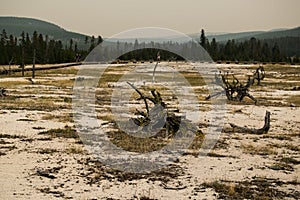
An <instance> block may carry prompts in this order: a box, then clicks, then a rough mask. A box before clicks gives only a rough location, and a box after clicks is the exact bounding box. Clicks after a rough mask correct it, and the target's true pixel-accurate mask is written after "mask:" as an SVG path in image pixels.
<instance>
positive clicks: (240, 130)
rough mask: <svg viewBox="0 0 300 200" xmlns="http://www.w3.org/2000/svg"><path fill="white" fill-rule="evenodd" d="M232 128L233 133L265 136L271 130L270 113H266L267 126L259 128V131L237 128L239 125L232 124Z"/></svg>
mask: <svg viewBox="0 0 300 200" xmlns="http://www.w3.org/2000/svg"><path fill="white" fill-rule="evenodd" d="M230 126H231V127H232V129H233V132H239V133H250V134H264V133H267V132H268V131H269V129H270V112H269V111H266V115H265V124H264V126H263V127H262V128H259V129H255V128H247V127H241V126H237V125H235V124H232V123H230Z"/></svg>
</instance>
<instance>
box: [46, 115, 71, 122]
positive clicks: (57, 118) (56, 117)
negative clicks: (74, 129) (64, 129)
mask: <svg viewBox="0 0 300 200" xmlns="http://www.w3.org/2000/svg"><path fill="white" fill-rule="evenodd" d="M41 119H42V120H55V121H59V122H64V123H67V122H74V120H73V114H72V113H62V114H60V115H54V114H50V113H48V114H45V115H43V116H42V118H41Z"/></svg>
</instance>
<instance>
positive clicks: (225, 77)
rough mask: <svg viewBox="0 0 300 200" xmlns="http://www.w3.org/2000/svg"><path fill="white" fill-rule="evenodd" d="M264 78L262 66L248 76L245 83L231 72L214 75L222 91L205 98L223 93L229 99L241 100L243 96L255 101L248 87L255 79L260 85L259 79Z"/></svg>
mask: <svg viewBox="0 0 300 200" xmlns="http://www.w3.org/2000/svg"><path fill="white" fill-rule="evenodd" d="M264 78H265V70H264V68H263V67H262V66H260V67H259V68H257V69H256V71H255V72H254V73H253V75H252V76H249V77H248V81H247V83H244V84H243V83H241V82H240V81H239V80H238V79H237V78H236V77H235V76H234V75H233V74H232V75H231V78H230V75H229V74H228V73H226V74H225V73H224V74H222V73H221V72H220V74H219V75H217V74H216V75H215V83H216V84H217V85H219V86H221V87H222V88H223V91H221V92H217V93H214V94H212V95H209V96H207V97H206V100H208V99H210V98H213V97H216V96H219V95H221V94H225V95H226V97H227V99H228V100H229V101H242V100H243V99H244V98H245V97H248V98H250V99H251V100H252V101H254V102H255V104H256V103H257V100H256V98H254V97H253V96H252V95H251V94H250V93H249V88H250V86H252V85H253V84H254V82H255V80H256V81H257V85H260V81H261V80H263V79H264Z"/></svg>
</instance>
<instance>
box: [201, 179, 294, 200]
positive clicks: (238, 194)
mask: <svg viewBox="0 0 300 200" xmlns="http://www.w3.org/2000/svg"><path fill="white" fill-rule="evenodd" d="M283 184H290V183H284V182H281V181H277V180H269V179H254V180H251V181H243V182H229V181H224V182H223V181H213V182H206V183H203V184H202V185H201V186H202V187H204V188H213V189H214V190H215V191H216V192H217V193H218V199H228V200H233V199H234V200H235V199H236V200H239V199H257V200H268V199H283V198H287V197H290V198H295V199H297V197H298V196H299V195H300V193H299V192H298V191H290V192H289V193H288V192H283V191H280V190H278V189H276V188H275V187H274V185H283Z"/></svg>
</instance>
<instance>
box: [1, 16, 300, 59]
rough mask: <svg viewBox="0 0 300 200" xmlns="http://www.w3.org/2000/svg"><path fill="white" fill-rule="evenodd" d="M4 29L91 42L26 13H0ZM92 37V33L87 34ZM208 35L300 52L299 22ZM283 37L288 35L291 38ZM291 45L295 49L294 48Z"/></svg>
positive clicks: (81, 43) (15, 33)
mask: <svg viewBox="0 0 300 200" xmlns="http://www.w3.org/2000/svg"><path fill="white" fill-rule="evenodd" d="M3 29H5V30H6V32H7V34H8V35H10V34H12V35H13V36H15V37H20V35H21V33H22V31H24V32H25V33H29V34H30V35H32V33H33V32H34V31H37V32H38V33H41V34H43V35H48V36H49V38H50V39H55V40H61V41H62V42H63V44H64V45H68V44H69V42H70V39H72V40H73V42H74V43H77V45H78V47H79V48H83V49H87V48H89V45H90V44H85V38H86V36H87V35H84V34H80V33H75V32H72V31H68V30H65V29H64V28H62V27H60V26H58V25H55V24H53V23H49V22H46V21H43V20H39V19H33V18H25V17H1V16H0V31H2V30H3ZM188 36H190V37H191V38H193V39H194V40H196V41H199V39H200V32H199V33H195V34H188ZM88 37H89V38H90V36H88ZM180 37H181V36H179V37H176V36H175V37H174V36H170V37H161V38H155V41H157V42H161V43H162V42H167V41H170V40H173V41H178V42H185V41H186V39H187V38H186V37H185V38H180ZM206 37H207V38H208V40H209V41H211V40H212V39H213V38H215V39H216V41H217V42H218V43H226V42H227V41H228V40H233V39H234V40H235V41H236V42H243V41H245V40H249V39H250V38H252V37H255V38H257V39H261V40H268V41H269V43H270V44H271V45H273V44H274V43H276V42H278V43H280V47H282V48H284V49H285V50H284V51H285V52H287V55H294V54H295V55H299V54H300V50H299V49H300V47H299V44H298V42H297V41H299V39H300V26H299V27H296V28H292V29H283V28H279V29H273V30H270V31H249V32H240V33H209V32H207V33H206ZM284 38H289V41H287V40H285V39H284ZM114 40H115V41H118V40H119V41H127V42H134V40H135V39H134V38H131V39H122V38H120V39H118V38H117V39H114ZM152 40H153V38H138V41H139V42H150V41H152ZM287 44H288V45H287ZM290 49H293V50H292V51H291V50H290Z"/></svg>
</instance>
